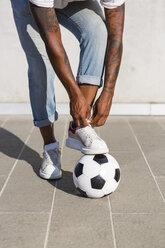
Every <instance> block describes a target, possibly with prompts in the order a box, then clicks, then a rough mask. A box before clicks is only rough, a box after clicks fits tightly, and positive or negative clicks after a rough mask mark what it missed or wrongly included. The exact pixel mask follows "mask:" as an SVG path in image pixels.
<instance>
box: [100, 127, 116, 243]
mask: <svg viewBox="0 0 165 248" xmlns="http://www.w3.org/2000/svg"><path fill="white" fill-rule="evenodd" d="M98 135H99V136H100V128H98ZM100 137H101V136H100ZM107 198H108V209H109V217H110V224H111V229H112V237H113V246H114V248H117V245H116V235H115V229H114V224H113V217H112V207H111V202H110V197H109V196H108V197H107Z"/></svg>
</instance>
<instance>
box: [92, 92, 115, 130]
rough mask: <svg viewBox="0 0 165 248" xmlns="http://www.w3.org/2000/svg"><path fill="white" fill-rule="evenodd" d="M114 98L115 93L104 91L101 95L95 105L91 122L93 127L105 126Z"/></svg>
mask: <svg viewBox="0 0 165 248" xmlns="http://www.w3.org/2000/svg"><path fill="white" fill-rule="evenodd" d="M112 98H113V95H111V94H110V93H108V92H104V91H102V93H101V95H100V97H99V98H98V99H97V101H96V102H95V104H94V106H93V115H92V118H91V122H90V124H91V125H92V126H93V127H99V126H103V125H104V123H105V122H106V119H107V117H108V115H109V111H110V108H111V105H112Z"/></svg>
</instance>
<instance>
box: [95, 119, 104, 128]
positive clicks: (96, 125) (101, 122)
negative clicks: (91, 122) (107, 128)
mask: <svg viewBox="0 0 165 248" xmlns="http://www.w3.org/2000/svg"><path fill="white" fill-rule="evenodd" d="M104 123H105V118H104V117H102V118H100V119H99V120H98V121H97V122H96V123H95V127H101V126H103V125H104Z"/></svg>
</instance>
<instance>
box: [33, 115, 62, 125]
mask: <svg viewBox="0 0 165 248" xmlns="http://www.w3.org/2000/svg"><path fill="white" fill-rule="evenodd" d="M57 119H58V113H57V112H55V113H54V114H53V115H51V116H49V117H48V119H45V120H41V121H36V120H33V123H34V126H36V127H46V126H49V125H50V124H51V123H54V122H55V121H56V120H57Z"/></svg>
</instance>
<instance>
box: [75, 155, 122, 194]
mask: <svg viewBox="0 0 165 248" xmlns="http://www.w3.org/2000/svg"><path fill="white" fill-rule="evenodd" d="M73 182H74V184H75V186H76V188H77V189H78V190H79V192H80V193H81V194H82V195H83V196H86V197H90V198H101V197H103V196H105V195H109V194H111V193H112V192H114V191H115V189H116V188H117V187H118V185H119V182H120V167H119V164H118V162H117V161H116V159H115V158H114V157H112V156H111V155H110V154H108V153H107V154H97V155H84V156H82V157H81V158H80V159H79V160H78V161H77V164H76V166H75V168H74V172H73Z"/></svg>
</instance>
